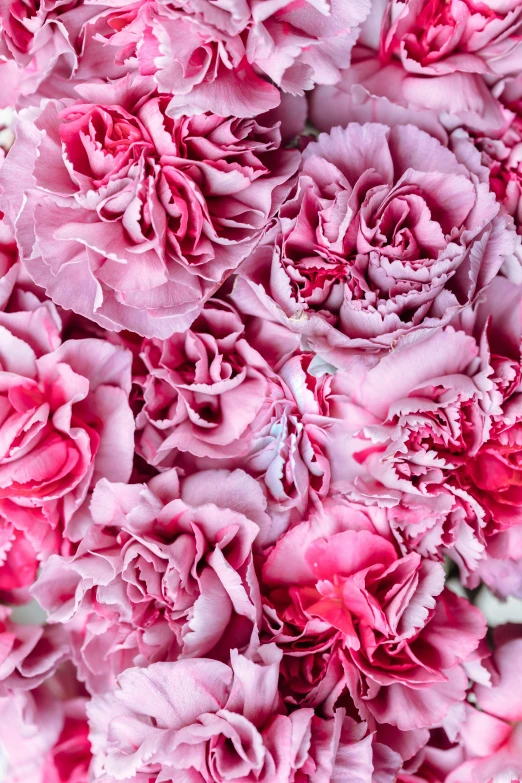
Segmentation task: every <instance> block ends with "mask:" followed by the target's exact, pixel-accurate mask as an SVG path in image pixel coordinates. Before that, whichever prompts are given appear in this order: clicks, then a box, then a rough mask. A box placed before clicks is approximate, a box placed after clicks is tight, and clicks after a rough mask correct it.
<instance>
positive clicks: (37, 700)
mask: <svg viewBox="0 0 522 783" xmlns="http://www.w3.org/2000/svg"><path fill="white" fill-rule="evenodd" d="M85 702H86V699H85V694H84V693H83V692H82V690H81V687H80V686H79V684H78V683H77V681H76V680H75V677H74V673H73V672H71V670H70V668H69V667H68V666H67V665H65V666H63V667H61V668H60V670H59V671H58V672H57V673H56V674H54V675H53V676H51V677H49V678H48V679H47V680H46V681H45V682H44V683H42V684H41V685H39V686H38V687H36V688H33V689H32V690H31V691H20V690H15V691H13V692H12V693H10V694H9V695H8V696H4V697H1V698H0V709H1V711H2V723H1V725H0V741H1V742H2V750H3V753H4V760H5V761H7V770H6V774H5V781H6V783H88V781H89V780H90V777H89V765H90V762H91V752H90V742H89V737H88V731H89V728H88V725H87V720H86V715H85Z"/></svg>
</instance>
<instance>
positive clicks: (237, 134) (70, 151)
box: [0, 79, 299, 337]
mask: <svg viewBox="0 0 522 783" xmlns="http://www.w3.org/2000/svg"><path fill="white" fill-rule="evenodd" d="M81 94H82V97H83V100H81V101H76V102H71V101H64V102H57V101H50V102H49V103H47V105H46V106H45V107H44V108H42V109H41V111H40V113H39V115H38V116H37V118H36V120H35V122H34V123H33V122H32V121H31V120H30V119H29V117H28V119H27V120H25V121H22V122H21V123H20V125H19V126H18V128H17V136H16V140H15V143H14V146H13V148H12V150H11V151H10V153H9V155H8V157H7V159H6V162H5V165H4V166H3V167H2V170H1V174H0V180H1V183H2V187H3V197H2V199H1V201H2V204H3V205H4V210H5V211H6V212H7V213H8V215H9V217H10V219H11V221H12V222H13V223H15V229H16V236H17V240H18V243H19V247H20V253H21V260H22V263H23V264H24V265H25V267H26V268H27V269H28V271H29V273H30V274H31V276H32V277H33V279H34V281H35V282H36V283H37V284H38V285H41V286H43V287H44V288H45V289H46V292H47V294H48V295H49V296H50V297H51V298H52V299H53V300H54V301H55V302H56V303H57V304H59V305H61V306H62V307H65V308H67V309H72V310H74V311H75V312H77V313H80V314H81V315H85V316H87V317H89V318H92V319H93V320H95V321H96V322H97V323H99V324H100V325H102V326H104V327H106V328H109V329H120V328H129V329H131V330H133V331H136V332H138V333H140V334H144V335H147V336H156V337H167V336H169V335H170V334H172V332H174V331H183V330H185V329H186V328H187V327H188V326H189V325H190V324H191V323H192V321H193V320H194V318H195V317H196V316H197V314H198V312H199V310H200V309H201V306H202V304H203V302H204V301H205V299H207V298H208V297H209V296H210V295H211V294H212V293H213V292H214V291H215V290H216V289H217V288H218V287H219V285H220V284H221V283H222V282H223V280H224V279H225V278H226V277H227V276H228V275H229V274H230V273H231V272H232V271H233V270H234V269H235V268H236V267H237V266H238V265H239V263H240V262H241V261H242V260H243V259H244V258H245V256H247V255H248V254H249V253H250V252H251V251H252V249H253V248H254V246H255V245H256V243H257V241H258V240H259V237H260V235H261V234H262V232H263V230H264V229H265V227H266V224H267V222H268V220H269V219H270V218H271V217H272V215H273V214H274V212H275V211H276V209H277V208H278V206H279V204H280V202H281V200H282V199H283V198H284V197H285V195H286V194H287V193H288V190H289V188H290V186H291V177H292V174H293V173H294V171H295V168H296V166H297V162H298V158H299V154H298V153H297V152H296V151H282V150H279V149H278V148H279V144H280V134H279V131H278V129H277V127H273V128H263V127H261V126H259V125H258V124H257V123H256V122H255V121H254V120H236V119H233V118H231V119H225V118H223V117H219V116H216V115H200V116H198V117H182V118H180V119H179V120H171V119H170V118H169V117H167V116H166V114H165V109H166V107H167V104H168V97H161V98H158V97H155V96H154V94H153V92H152V91H151V85H150V82H149V80H140V79H135V80H130V79H124V80H121V81H120V82H117V83H116V84H107V85H98V86H96V85H84V86H83V87H82V88H81ZM19 167H22V173H21V172H20V168H19ZM20 207H22V209H21V211H20Z"/></svg>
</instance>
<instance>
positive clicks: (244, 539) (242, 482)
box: [33, 470, 270, 691]
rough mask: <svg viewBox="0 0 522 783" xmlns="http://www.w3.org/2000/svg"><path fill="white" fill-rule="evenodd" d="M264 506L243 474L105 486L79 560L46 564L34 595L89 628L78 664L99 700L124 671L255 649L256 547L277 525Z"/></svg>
mask: <svg viewBox="0 0 522 783" xmlns="http://www.w3.org/2000/svg"><path fill="white" fill-rule="evenodd" d="M265 508H266V501H265V499H264V497H263V495H262V492H261V489H260V487H259V485H258V484H257V483H256V482H255V481H254V480H253V479H252V478H250V477H249V476H247V475H246V474H245V473H243V472H242V471H235V472H232V473H229V472H227V471H202V472H200V473H198V474H197V475H194V476H192V477H190V478H187V479H184V480H182V481H181V483H180V482H179V481H178V477H177V474H176V472H175V471H174V470H173V471H169V472H167V473H163V474H161V475H159V476H157V477H155V478H153V479H152V480H151V481H150V482H149V486H148V487H147V486H146V485H140V484H134V485H133V484H131V485H124V484H110V483H109V482H107V481H101V482H99V483H98V485H97V487H96V489H95V491H94V494H93V500H92V504H91V511H92V517H93V524H92V525H91V527H90V529H89V531H88V532H87V534H86V535H85V537H84V539H83V540H82V542H81V543H80V545H79V547H78V550H77V552H76V554H75V555H73V556H72V557H59V556H57V555H55V556H52V557H51V558H49V560H48V561H47V563H46V565H45V566H44V568H43V571H42V574H41V576H40V578H39V580H38V582H37V584H36V585H35V587H34V588H33V591H34V595H35V596H36V597H37V600H38V601H39V603H40V604H41V605H42V606H43V607H44V608H45V609H46V610H47V611H48V612H49V615H50V620H51V622H54V623H63V622H66V623H67V622H70V623H71V627H73V628H74V627H81V628H82V629H84V630H83V631H82V632H81V633H80V634H78V635H77V637H75V644H76V646H75V660H76V664H77V666H78V669H79V674H80V677H81V678H82V679H83V680H85V681H86V682H87V684H88V686H89V688H90V689H91V690H93V691H104V690H107V689H108V688H110V687H112V685H113V682H114V678H115V676H116V675H118V674H119V673H120V672H121V671H123V670H124V669H125V668H127V667H128V666H133V665H144V664H146V663H148V662H151V661H156V660H174V659H176V658H177V657H178V656H182V657H200V656H203V655H212V656H213V657H216V658H219V659H221V658H225V659H226V657H227V655H228V651H229V649H230V647H234V646H240V647H242V646H245V645H247V644H248V643H249V641H250V637H251V635H252V632H253V630H254V628H255V626H256V624H257V620H258V616H259V612H260V605H259V599H258V588H257V580H256V576H255V572H254V570H253V564H252V545H253V543H254V540H255V539H256V536H257V535H258V532H259V529H260V527H268V526H269V524H270V519H269V517H268V516H267V514H266V512H265Z"/></svg>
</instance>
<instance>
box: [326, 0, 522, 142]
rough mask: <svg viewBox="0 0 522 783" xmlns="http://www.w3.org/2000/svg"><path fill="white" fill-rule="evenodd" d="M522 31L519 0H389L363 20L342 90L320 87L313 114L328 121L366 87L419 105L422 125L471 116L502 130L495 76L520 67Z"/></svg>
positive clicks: (479, 125) (375, 94)
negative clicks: (498, 0)
mask: <svg viewBox="0 0 522 783" xmlns="http://www.w3.org/2000/svg"><path fill="white" fill-rule="evenodd" d="M521 32H522V13H521V8H520V4H519V3H518V2H517V0H513V2H508V3H505V4H503V5H496V6H495V7H493V6H488V5H481V4H480V3H475V2H468V0H450V2H445V1H444V0H405V1H404V2H403V0H388V1H386V0H383V2H379V3H377V4H375V5H374V6H373V7H372V13H371V14H370V15H369V17H368V19H367V20H366V22H365V23H364V25H363V27H362V31H361V36H360V39H359V43H358V45H357V46H356V47H355V49H354V52H353V55H352V65H351V67H350V68H348V69H346V70H345V71H344V73H343V75H342V77H341V80H340V85H339V90H338V89H337V86H335V85H334V86H319V87H318V88H317V89H316V91H315V93H314V95H313V98H312V103H313V105H312V117H313V118H317V119H318V122H319V127H320V128H321V129H323V128H324V129H328V128H329V127H331V126H332V124H337V122H340V121H341V120H340V118H341V117H342V116H343V114H346V111H347V108H348V106H350V105H352V106H353V105H356V104H357V103H358V102H359V101H360V100H361V97H362V96H363V95H364V94H365V93H366V95H367V96H368V97H371V99H372V101H374V100H375V99H379V98H380V99H385V100H386V101H390V102H391V103H392V104H394V106H395V107H397V106H398V107H401V108H402V110H407V111H409V112H414V113H415V115H416V117H417V118H418V119H419V124H420V126H421V127H425V124H424V123H425V122H431V123H432V124H433V123H434V122H436V120H437V118H440V119H442V120H443V122H446V123H448V124H449V126H450V127H455V124H456V123H457V124H460V123H462V122H464V123H465V124H467V125H468V126H470V127H473V128H474V129H476V130H481V131H485V132H491V131H498V130H500V129H501V128H502V125H503V115H502V106H501V104H500V103H499V101H498V100H497V97H496V95H498V90H494V91H491V90H490V84H494V83H495V82H498V81H499V79H500V78H501V77H506V76H510V77H511V76H514V75H516V74H518V72H519V71H520V67H521V62H522V43H521V41H522V37H521ZM344 96H346V98H344ZM343 98H344V101H346V102H347V104H348V106H343V102H344V101H343ZM336 102H337V105H336ZM377 103H380V101H377ZM323 106H324V108H325V110H326V123H325V120H324V119H323V116H322V114H323V113H322V107H323ZM429 112H432V113H433V115H434V116H433V118H432V119H431V120H429V118H428V116H427V114H428V113H429ZM335 116H337V122H333V123H332V119H333V118H335ZM351 119H356V117H352V118H351ZM414 121H415V120H414Z"/></svg>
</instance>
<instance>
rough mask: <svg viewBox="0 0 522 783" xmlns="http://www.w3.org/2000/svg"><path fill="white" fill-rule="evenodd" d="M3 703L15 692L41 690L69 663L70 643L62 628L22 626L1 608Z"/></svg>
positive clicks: (0, 693) (0, 645)
mask: <svg viewBox="0 0 522 783" xmlns="http://www.w3.org/2000/svg"><path fill="white" fill-rule="evenodd" d="M0 650H1V653H0V700H1V699H2V698H3V697H5V696H8V695H9V694H10V693H12V692H13V691H15V690H20V691H29V690H32V689H33V688H37V687H38V686H39V685H41V684H42V683H43V682H44V681H45V680H46V679H47V678H48V677H50V676H51V675H53V674H54V672H55V671H56V669H57V668H58V666H59V665H60V664H62V663H63V662H64V661H65V660H67V658H68V655H69V643H68V637H67V633H66V632H64V630H63V629H62V628H59V627H58V628H51V627H49V626H48V627H46V628H43V627H42V626H40V625H22V624H20V623H16V622H15V621H14V620H12V619H11V618H10V610H9V609H8V608H7V607H5V606H0Z"/></svg>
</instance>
